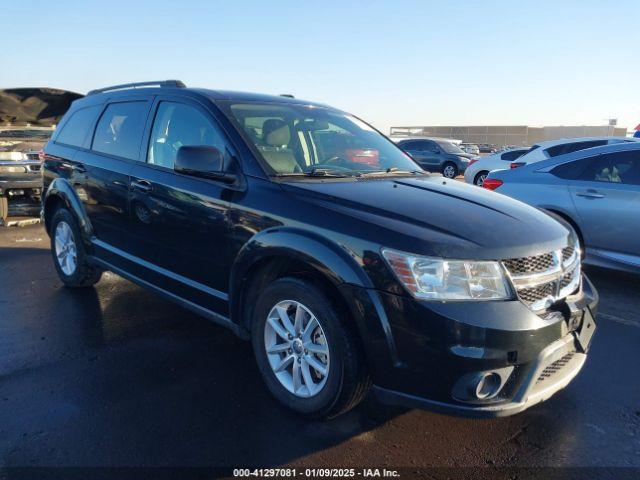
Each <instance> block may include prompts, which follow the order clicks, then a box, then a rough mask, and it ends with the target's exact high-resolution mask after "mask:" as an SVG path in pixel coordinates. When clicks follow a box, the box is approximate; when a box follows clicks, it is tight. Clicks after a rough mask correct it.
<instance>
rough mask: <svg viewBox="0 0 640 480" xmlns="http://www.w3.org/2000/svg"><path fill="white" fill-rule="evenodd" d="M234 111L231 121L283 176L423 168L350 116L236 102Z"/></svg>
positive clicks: (282, 105)
mask: <svg viewBox="0 0 640 480" xmlns="http://www.w3.org/2000/svg"><path fill="white" fill-rule="evenodd" d="M229 109H230V112H231V115H230V117H231V119H232V120H234V121H235V122H237V123H238V124H239V126H240V128H241V129H242V130H243V131H244V133H245V134H246V136H247V137H248V138H249V140H250V141H251V142H252V143H253V145H255V147H256V149H257V150H258V152H259V153H260V155H261V156H262V158H263V159H264V161H265V162H266V163H267V164H269V166H270V167H271V168H272V169H273V170H274V171H275V173H276V174H279V175H296V174H297V175H304V174H317V173H321V174H331V175H336V176H352V175H360V174H366V173H373V172H380V173H391V172H393V171H403V172H406V171H409V172H415V171H419V170H420V167H419V166H418V165H417V164H416V163H415V162H414V161H413V160H412V159H411V158H410V157H408V156H407V155H406V154H405V153H404V152H402V150H400V149H399V148H398V147H396V146H395V145H394V144H393V143H392V142H390V141H389V140H387V139H386V138H385V137H383V136H382V135H380V134H379V133H378V132H376V131H375V130H374V129H373V128H371V127H370V126H369V125H367V124H366V123H364V122H362V121H361V120H358V119H357V118H355V117H353V116H350V115H347V114H345V113H341V112H336V111H333V110H328V109H325V108H318V107H309V106H304V105H286V104H274V103H235V104H232V105H230V107H229Z"/></svg>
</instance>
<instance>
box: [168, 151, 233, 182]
mask: <svg viewBox="0 0 640 480" xmlns="http://www.w3.org/2000/svg"><path fill="white" fill-rule="evenodd" d="M173 169H174V171H175V172H177V173H181V174H183V175H190V176H192V177H200V178H209V179H211V180H218V181H221V182H225V183H233V182H235V181H236V179H237V176H236V175H234V174H232V173H227V172H224V171H223V169H224V155H223V154H222V152H221V151H220V150H218V149H217V148H216V147H210V146H208V145H185V146H182V147H180V148H179V149H178V153H177V155H176V161H175V163H174V165H173Z"/></svg>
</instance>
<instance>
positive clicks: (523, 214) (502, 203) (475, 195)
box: [285, 177, 570, 259]
mask: <svg viewBox="0 0 640 480" xmlns="http://www.w3.org/2000/svg"><path fill="white" fill-rule="evenodd" d="M285 188H286V189H287V190H289V191H290V192H291V193H294V194H297V195H299V196H302V197H305V198H304V199H305V200H306V201H308V202H311V203H316V204H317V206H318V207H322V208H329V209H332V210H335V211H338V212H341V213H343V214H345V215H348V216H350V217H355V218H356V219H358V220H360V221H361V222H365V223H364V224H363V223H360V224H359V225H358V222H351V223H352V224H351V225H349V223H350V222H345V223H346V224H347V225H349V227H348V228H350V229H351V230H357V231H358V232H365V231H366V235H369V236H371V235H372V233H371V232H375V233H373V235H376V233H377V232H378V231H380V229H386V230H387V232H385V233H384V234H383V233H382V232H380V237H381V238H385V239H386V240H385V242H386V243H384V245H385V246H388V247H391V248H397V249H401V250H405V251H408V252H412V253H419V254H424V255H434V256H441V257H447V258H463V259H469V258H476V259H505V258H516V257H522V256H530V255H537V254H541V253H545V252H548V251H550V250H555V249H559V248H562V247H564V246H566V244H567V241H568V236H569V235H570V233H569V231H568V230H567V229H566V228H565V227H564V226H562V225H561V224H560V223H558V222H556V221H555V220H553V219H552V218H551V217H549V216H548V215H546V214H544V213H542V212H541V211H539V210H537V209H535V208H533V207H530V206H529V205H526V204H524V203H522V202H519V201H517V200H513V199H512V198H510V197H507V196H504V195H500V194H497V193H495V192H491V191H488V190H485V189H482V188H478V187H476V186H473V185H467V184H465V183H463V182H458V181H451V180H443V179H442V177H421V178H413V177H411V178H393V179H392V178H388V179H384V180H383V179H376V180H360V181H355V182H322V183H321V182H295V183H293V182H291V183H288V184H285ZM372 226H373V227H375V228H373V229H372V228H370V227H372ZM376 229H377V230H376ZM347 233H349V235H351V236H354V233H353V232H352V231H350V232H347ZM366 240H369V241H371V242H373V243H376V242H379V243H383V242H382V241H381V240H380V239H379V238H366ZM390 242H391V244H390Z"/></svg>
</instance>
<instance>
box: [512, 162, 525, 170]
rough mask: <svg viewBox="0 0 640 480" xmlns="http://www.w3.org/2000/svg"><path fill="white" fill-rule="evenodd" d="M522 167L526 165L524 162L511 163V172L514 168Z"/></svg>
mask: <svg viewBox="0 0 640 480" xmlns="http://www.w3.org/2000/svg"><path fill="white" fill-rule="evenodd" d="M523 165H526V163H525V162H511V170H513V169H514V168H518V167H522V166H523Z"/></svg>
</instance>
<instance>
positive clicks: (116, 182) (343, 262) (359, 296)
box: [43, 88, 597, 411]
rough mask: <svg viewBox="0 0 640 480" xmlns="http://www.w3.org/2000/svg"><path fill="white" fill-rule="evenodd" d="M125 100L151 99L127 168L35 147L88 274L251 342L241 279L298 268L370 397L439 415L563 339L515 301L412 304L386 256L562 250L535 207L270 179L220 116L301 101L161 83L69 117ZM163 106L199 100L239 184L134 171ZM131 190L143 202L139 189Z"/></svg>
mask: <svg viewBox="0 0 640 480" xmlns="http://www.w3.org/2000/svg"><path fill="white" fill-rule="evenodd" d="M133 95H135V96H138V97H139V96H140V95H142V96H145V97H146V98H148V100H149V112H148V119H147V126H146V128H145V133H144V137H143V139H142V141H141V148H140V153H139V158H138V159H137V160H127V159H122V158H116V157H112V156H108V155H103V154H97V153H95V152H92V151H90V150H88V149H86V148H69V147H67V146H64V145H60V144H58V143H56V137H55V136H54V137H53V138H52V141H50V142H49V143H48V144H47V146H46V148H45V168H44V179H45V187H46V196H45V198H44V200H43V205H44V220H45V223H46V225H47V229H48V227H49V222H50V218H51V212H52V211H53V209H54V208H55V207H56V205H58V204H59V202H62V203H63V204H64V205H66V207H67V208H68V209H69V210H70V211H72V213H73V214H74V215H75V217H76V218H77V220H78V222H79V224H80V226H81V230H82V232H83V237H84V242H85V246H86V249H87V251H88V252H89V254H90V255H91V258H92V259H93V261H95V262H96V263H97V264H98V265H100V266H102V267H105V268H107V269H110V270H113V271H115V272H116V273H119V274H121V275H122V276H124V277H126V278H129V279H130V280H133V281H135V282H137V283H140V284H142V285H144V286H147V287H149V288H152V289H153V290H155V291H156V292H158V293H160V294H163V295H165V296H167V297H169V298H171V299H173V300H174V301H177V302H179V303H180V304H182V305H183V306H185V307H187V308H190V309H192V310H194V311H196V312H198V313H200V314H202V315H204V316H206V317H207V318H210V319H212V320H214V321H217V322H218V323H220V324H222V325H224V326H227V327H229V328H231V329H232V330H234V331H235V332H236V333H237V334H239V335H240V336H243V337H245V338H246V337H247V331H248V328H249V327H250V326H249V324H248V317H249V315H248V312H249V313H250V310H248V309H250V308H251V306H250V305H248V304H247V302H244V299H245V298H246V297H245V295H247V290H248V289H250V288H251V285H252V284H251V281H252V279H255V278H256V275H259V274H260V272H262V271H263V270H262V269H263V268H264V266H265V265H266V264H267V262H272V261H274V260H277V259H286V260H287V261H296V262H298V263H299V264H303V265H305V266H306V267H308V268H309V269H310V270H312V271H314V272H315V273H316V274H317V275H318V276H320V277H322V278H323V279H324V280H325V281H326V282H327V283H328V284H330V285H332V287H333V288H335V291H336V292H338V294H339V295H340V296H341V300H342V302H343V303H344V304H345V305H346V306H347V308H348V309H349V312H350V314H351V317H352V319H353V321H354V322H355V324H356V327H357V330H358V332H359V335H360V338H361V339H362V342H363V345H365V347H366V348H365V352H366V356H367V360H368V365H369V368H370V371H371V375H372V377H373V381H374V383H375V384H376V386H377V387H378V390H379V391H381V392H386V394H387V396H388V392H390V391H391V392H394V393H393V395H392V396H394V395H395V397H396V398H397V397H398V396H401V395H409V396H411V397H413V396H416V397H419V398H423V399H426V398H428V399H430V400H429V401H431V402H436V403H437V404H440V403H442V404H446V405H448V406H449V407H448V411H458V410H459V411H465V408H468V405H467V406H464V405H463V404H462V403H461V402H458V401H457V400H455V399H452V398H451V386H452V385H453V383H455V381H456V379H457V378H458V377H459V376H460V375H461V374H464V373H465V372H470V371H478V370H484V369H488V368H497V367H500V366H507V365H519V366H522V369H521V370H522V371H523V372H525V371H526V370H527V368H528V367H529V366H530V365H529V363H528V362H530V361H531V359H532V358H534V357H535V356H536V355H537V353H538V352H540V350H541V349H542V348H543V347H544V346H546V345H548V344H549V343H550V342H553V341H554V340H557V339H559V338H561V336H563V335H566V334H567V332H568V330H567V325H568V321H569V314H568V313H566V312H565V314H564V315H563V314H561V315H554V316H551V317H550V318H547V319H543V318H541V317H540V316H538V315H536V314H534V313H533V312H531V311H530V310H529V309H528V308H527V307H526V306H525V305H524V304H522V303H521V302H520V301H518V300H516V299H513V300H509V301H491V302H471V303H469V302H434V301H420V300H416V299H414V298H413V297H411V296H410V295H409V294H408V293H407V292H406V290H405V289H404V287H403V286H402V285H401V284H399V282H398V280H397V279H396V277H395V276H394V275H393V274H392V272H391V271H390V269H389V267H388V266H387V264H386V262H385V261H384V259H383V257H382V255H381V249H382V248H383V247H387V248H394V249H397V250H403V251H408V252H411V253H416V254H425V255H435V256H442V257H449V258H459V259H493V260H498V259H504V258H514V257H522V256H529V255H535V254H538V253H542V252H546V251H549V250H551V249H558V248H562V247H563V246H564V245H566V244H567V240H568V238H569V236H570V232H569V230H568V229H567V228H565V227H564V226H562V225H561V224H559V223H557V222H556V221H554V220H552V219H551V218H549V217H548V216H546V215H544V214H542V213H540V212H539V211H537V210H535V209H533V208H531V207H528V206H526V205H525V204H522V203H519V202H516V201H510V200H509V201H507V200H505V199H504V198H502V197H501V196H498V195H496V194H494V193H492V192H487V191H484V190H482V189H478V188H474V187H469V186H467V185H464V184H462V183H457V182H454V181H450V180H443V179H442V178H432V177H428V176H415V175H390V176H389V177H387V178H383V179H380V178H375V179H373V178H371V179H369V178H362V179H357V178H351V179H342V178H339V179H331V178H313V179H309V178H280V179H274V178H270V177H269V176H268V175H267V174H266V173H265V171H264V168H263V166H262V165H261V163H260V160H259V159H258V158H256V155H255V152H254V151H253V150H252V149H251V148H250V147H248V146H247V144H246V142H245V141H244V140H243V137H242V135H241V134H240V132H239V131H238V130H236V128H235V127H234V125H233V124H232V123H231V122H230V121H229V120H228V119H227V118H226V116H225V114H224V109H225V108H226V106H227V104H228V102H229V101H231V100H234V99H235V100H237V101H243V102H246V101H277V102H283V103H285V102H293V103H298V104H303V105H310V103H309V102H303V101H301V100H296V99H290V98H282V97H269V96H262V95H252V94H232V93H228V92H212V91H208V90H193V89H170V88H166V89H165V88H163V89H159V90H158V89H149V90H136V92H135V93H131V92H130V91H122V92H115V93H108V94H100V95H92V96H88V97H86V98H85V99H83V100H81V101H78V102H76V103H75V104H74V107H72V109H71V111H73V110H74V109H75V108H78V107H80V106H83V107H84V106H86V105H91V104H105V105H106V103H108V102H111V101H117V100H121V99H128V98H133ZM163 98H172V99H179V100H181V101H184V102H187V103H190V102H197V103H198V104H199V105H200V106H201V107H202V108H203V109H205V110H206V111H207V112H208V114H209V116H210V119H211V120H212V121H214V122H216V123H217V124H218V125H219V126H220V128H221V129H222V130H223V131H224V132H225V134H226V136H227V142H228V143H227V150H228V153H229V158H230V162H229V167H228V168H229V170H231V171H233V172H234V173H235V174H236V175H237V178H238V180H237V182H235V183H234V184H228V183H224V182H218V181H215V180H212V179H202V178H195V177H189V176H185V175H181V174H177V173H174V172H173V171H169V170H167V169H164V168H162V167H155V166H152V165H148V164H146V163H144V159H146V147H145V145H148V143H149V142H148V140H149V134H150V129H151V123H152V120H153V113H152V112H153V108H155V106H156V105H157V103H158V101H159V100H161V99H163ZM314 106H315V107H316V108H327V107H325V106H323V105H319V104H314ZM67 118H68V116H67ZM61 127H64V120H63V124H62V126H61ZM141 182H145V183H144V185H148V186H150V188H151V190H150V192H148V191H143V190H144V189H143V190H140V189H139V188H136V185H138V184H140V183H141ZM138 208H142V209H143V210H144V213H141V211H140V210H138ZM256 272H258V273H256ZM584 286H585V288H584V289H583V292H582V293H581V295H582V296H581V299H580V302H582V304H581V307H579V308H587V307H586V305H587V304H588V305H589V307H590V308H591V309H592V310H593V312H594V314H595V307H596V304H597V294H596V293H595V290H593V288H592V287H591V285H590V283H589V282H588V281H586V277H585V281H584ZM454 346H461V347H463V348H461V349H457V350H456V349H453V347H454ZM474 348H482V349H483V351H484V352H485V353H484V354H483V357H481V358H476V357H474V356H473V355H469V354H468V353H465V352H467V350H465V349H474ZM513 352H516V354H515V355H514V354H513ZM435 366H437V367H438V368H434V367H435ZM399 392H401V393H399ZM383 396H384V395H383ZM429 401H427V400H425V402H427V403H428V402H429ZM409 403H410V402H409ZM434 405H435V404H433V405H430V407H432V406H434ZM458 407H459V408H458Z"/></svg>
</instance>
